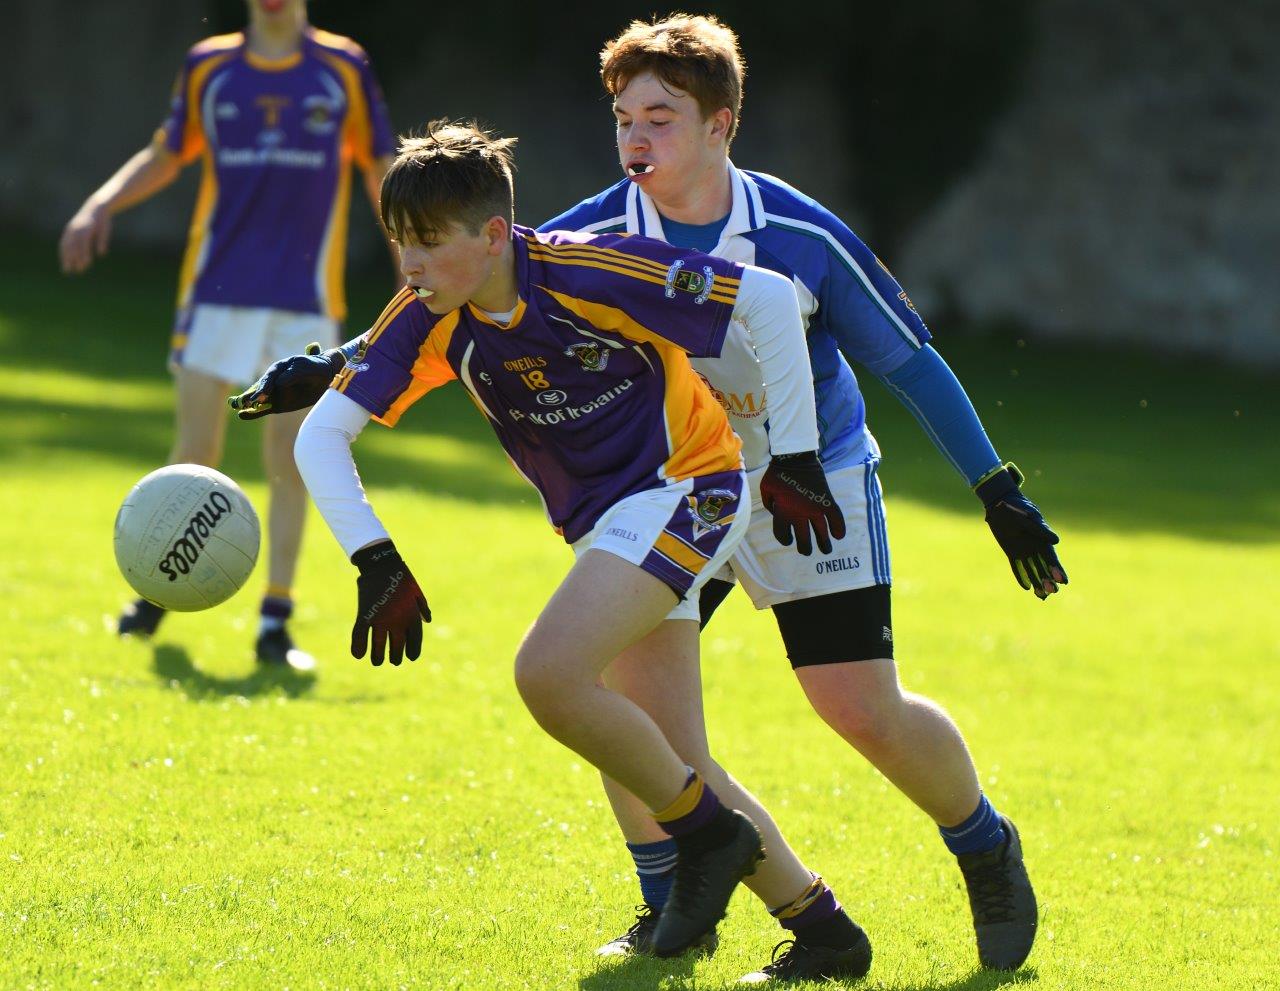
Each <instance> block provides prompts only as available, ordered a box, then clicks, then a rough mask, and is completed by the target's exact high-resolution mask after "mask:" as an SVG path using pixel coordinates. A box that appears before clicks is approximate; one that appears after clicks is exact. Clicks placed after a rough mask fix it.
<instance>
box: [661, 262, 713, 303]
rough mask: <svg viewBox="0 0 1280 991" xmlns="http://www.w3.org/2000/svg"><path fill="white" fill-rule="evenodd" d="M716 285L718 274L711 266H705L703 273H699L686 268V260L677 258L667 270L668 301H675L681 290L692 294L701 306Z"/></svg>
mask: <svg viewBox="0 0 1280 991" xmlns="http://www.w3.org/2000/svg"><path fill="white" fill-rule="evenodd" d="M715 283H716V274H715V272H713V271H712V270H711V266H710V265H704V266H703V267H702V272H701V273H698V272H695V271H693V269H690V268H685V267H684V259H683V258H677V259H676V260H675V261H673V262H672V263H671V267H670V268H669V269H667V289H666V294H667V299H675V298H676V290H679V291H680V292H687V293H690V294H691V295H692V296H693V297H694V300H693V301H694V302H695V303H697V304H699V305H701V304H703V303H705V302H706V301H707V297H708V296H710V295H711V289H712V287H713V286H714V285H715Z"/></svg>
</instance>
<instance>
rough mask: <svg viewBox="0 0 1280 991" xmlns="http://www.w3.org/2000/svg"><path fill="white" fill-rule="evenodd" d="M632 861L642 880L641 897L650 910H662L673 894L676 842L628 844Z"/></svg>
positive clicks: (670, 840)
mask: <svg viewBox="0 0 1280 991" xmlns="http://www.w3.org/2000/svg"><path fill="white" fill-rule="evenodd" d="M627 849H628V850H629V851H630V852H631V859H632V860H634V861H635V862H636V876H637V877H639V878H640V895H641V897H642V898H644V903H645V904H646V905H648V906H649V907H650V908H655V909H661V908H662V906H663V905H665V904H667V896H668V895H669V894H671V879H672V878H673V877H674V876H675V871H676V841H675V840H672V839H666V840H658V842H657V843H628V844H627Z"/></svg>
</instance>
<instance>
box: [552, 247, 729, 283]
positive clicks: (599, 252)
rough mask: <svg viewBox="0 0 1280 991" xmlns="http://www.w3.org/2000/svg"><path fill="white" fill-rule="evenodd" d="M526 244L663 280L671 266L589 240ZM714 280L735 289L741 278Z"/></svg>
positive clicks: (717, 277) (556, 253)
mask: <svg viewBox="0 0 1280 991" xmlns="http://www.w3.org/2000/svg"><path fill="white" fill-rule="evenodd" d="M528 244H529V250H530V251H533V250H537V251H541V252H544V253H547V254H550V255H562V256H573V255H579V256H590V257H597V258H600V259H602V260H610V261H612V262H613V263H614V264H631V265H635V266H636V267H637V268H644V269H648V270H650V271H652V272H653V273H654V274H661V275H662V276H663V279H664V280H665V278H666V274H667V272H668V271H669V270H670V268H671V266H670V265H669V264H667V263H665V262H660V261H657V260H655V259H652V258H645V257H643V256H641V255H636V254H632V253H631V252H628V251H619V250H618V249H617V248H609V247H606V246H605V245H602V244H597V243H594V242H589V241H588V242H582V241H565V242H562V243H558V244H556V243H550V242H546V241H535V240H532V239H530V240H529V242H528ZM716 281H717V282H723V283H724V284H725V285H726V286H728V287H731V288H733V289H736V288H737V287H738V285H739V283H740V282H741V281H742V280H741V279H738V278H735V277H734V276H731V275H721V274H717V275H716Z"/></svg>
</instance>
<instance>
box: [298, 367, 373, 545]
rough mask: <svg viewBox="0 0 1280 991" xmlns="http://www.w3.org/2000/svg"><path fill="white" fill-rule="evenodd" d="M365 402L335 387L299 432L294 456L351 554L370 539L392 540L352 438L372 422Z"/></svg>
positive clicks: (323, 513) (322, 511) (326, 518)
mask: <svg viewBox="0 0 1280 991" xmlns="http://www.w3.org/2000/svg"><path fill="white" fill-rule="evenodd" d="M369 418H370V413H369V411H368V410H366V409H365V408H364V407H363V406H361V405H360V404H359V403H357V402H355V401H354V400H352V399H348V398H347V397H346V396H344V395H343V394H342V393H340V392H335V391H334V390H333V389H329V390H328V391H327V392H325V394H324V395H323V396H321V397H320V401H319V402H318V403H316V404H315V406H313V407H312V409H311V412H310V413H309V414H307V418H306V419H305V420H304V421H303V423H302V428H301V429H300V430H299V431H298V439H297V440H296V441H295V442H294V445H293V460H294V461H295V462H296V463H297V465H298V472H299V473H300V474H301V475H302V480H303V481H304V482H305V483H306V485H307V491H308V492H310V493H311V499H312V501H314V502H315V504H316V508H317V509H318V510H320V515H321V516H323V517H324V521H325V522H326V523H328V524H329V529H330V530H332V531H333V535H334V536H335V537H337V538H338V543H339V544H341V545H342V549H343V550H344V551H345V552H346V555H347V557H351V555H352V554H354V553H355V552H356V551H358V550H359V549H360V548H361V547H364V546H366V545H367V544H372V543H376V542H377V541H379V540H388V539H390V536H389V534H388V533H387V530H386V527H384V526H383V525H382V523H381V522H380V521H379V520H378V517H377V516H375V515H374V512H373V507H372V506H370V505H369V500H368V499H367V498H366V497H365V494H364V486H363V485H361V484H360V473H359V472H357V471H356V463H355V460H354V459H353V458H352V457H351V443H352V441H354V440H355V439H356V437H357V436H359V434H360V431H361V430H363V429H364V425H365V424H366V423H368V422H369Z"/></svg>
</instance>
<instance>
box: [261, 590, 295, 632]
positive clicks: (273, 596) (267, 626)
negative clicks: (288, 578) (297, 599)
mask: <svg viewBox="0 0 1280 991" xmlns="http://www.w3.org/2000/svg"><path fill="white" fill-rule="evenodd" d="M258 614H259V618H258V633H260V634H262V633H269V632H270V631H272V630H278V629H280V627H282V626H284V624H285V622H286V621H287V620H288V619H289V617H290V616H292V615H293V598H292V597H291V596H290V594H289V589H287V588H280V587H278V586H275V585H268V586H267V594H266V595H264V596H263V597H262V606H261V607H260V608H259V610H258Z"/></svg>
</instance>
